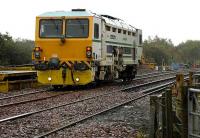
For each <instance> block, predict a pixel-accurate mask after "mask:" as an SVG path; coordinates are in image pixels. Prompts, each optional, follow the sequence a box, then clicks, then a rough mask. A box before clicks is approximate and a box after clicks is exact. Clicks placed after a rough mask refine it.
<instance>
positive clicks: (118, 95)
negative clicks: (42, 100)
mask: <svg viewBox="0 0 200 138" xmlns="http://www.w3.org/2000/svg"><path fill="white" fill-rule="evenodd" d="M174 78H175V77H169V78H167V79H160V80H157V81H152V82H149V83H144V84H139V85H137V86H132V87H131V86H130V87H127V88H123V89H121V90H117V91H112V92H108V93H104V94H100V95H97V96H93V97H88V98H85V99H80V100H76V101H73V102H69V103H66V104H63V105H59V106H55V107H50V108H46V109H43V110H39V111H36V112H29V113H26V114H21V115H17V116H12V117H9V118H5V119H2V120H0V123H6V122H7V121H9V122H10V121H13V120H16V121H18V120H21V119H25V120H26V118H27V117H29V119H30V116H32V117H33V116H37V115H39V114H40V115H39V116H41V114H42V116H43V115H44V114H45V112H46V114H49V113H51V112H55V111H53V110H55V109H59V111H60V110H66V109H61V108H66V107H67V109H70V108H73V107H74V106H75V104H77V106H76V107H75V108H76V109H73V111H74V112H75V113H74V114H73V115H66V116H68V117H69V116H73V117H72V118H73V119H74V118H82V119H78V120H79V121H81V120H85V119H87V118H88V117H92V115H88V112H89V111H90V109H87V110H88V111H87V112H86V113H83V114H84V115H85V114H86V115H85V116H84V117H83V116H81V114H80V113H77V111H79V110H78V109H79V106H80V107H81V108H85V107H84V106H83V105H88V106H87V107H89V105H91V103H93V104H94V102H97V101H98V100H97V99H110V98H113V99H115V101H114V102H113V103H109V102H108V101H107V102H108V103H105V105H104V106H110V105H113V106H112V107H115V106H117V105H118V104H117V105H116V103H124V102H127V101H130V100H132V99H134V98H136V96H138V93H140V95H141V94H142V93H143V92H144V90H143V91H140V92H137V93H127V91H132V90H133V89H134V90H135V89H136V88H137V89H139V88H141V87H147V85H148V87H152V85H155V84H157V83H163V82H165V85H170V84H171V83H173V81H172V80H174ZM166 81H170V82H167V83H166ZM169 83H170V84H169ZM149 85H150V86H149ZM157 87H158V86H157ZM162 87H164V84H163V86H162ZM153 88H154V89H155V87H153ZM160 88H161V87H160ZM145 89H146V88H145ZM149 89H150V88H149ZM151 89H152V88H151ZM157 89H159V88H157ZM149 91H150V90H149ZM114 94H115V95H114ZM95 99H96V100H95ZM119 100H121V101H119ZM97 103H101V104H102V103H103V101H101V100H100V101H98V102H97ZM118 106H119V105H118ZM77 108H78V109H77ZM99 108H100V109H99ZM96 110H97V112H95V113H93V114H94V115H95V114H97V113H100V112H105V111H104V110H108V109H107V108H105V107H104V108H103V109H101V107H98V108H97V109H96ZM98 110H100V111H98ZM70 111H71V110H70ZM70 113H71V112H70ZM72 113H73V112H72ZM51 114H52V113H51ZM53 114H54V113H53ZM56 114H59V112H57V113H56ZM77 114H79V115H80V116H81V117H77ZM54 115H55V114H54ZM32 117H31V118H32ZM40 118H42V117H40ZM50 118H51V117H50ZM50 118H49V119H50ZM62 118H63V117H62ZM29 119H28V120H29ZM47 119H48V118H47ZM68 119H69V118H68ZM73 119H69V120H73ZM33 120H34V119H33ZM59 120H60V119H59ZM61 120H65V121H66V119H61ZM69 120H68V121H67V122H68V123H69V124H71V125H72V124H73V123H72V122H76V121H77V120H76V121H71V123H70V122H69ZM16 121H15V122H16ZM29 121H31V120H29ZM36 122H37V121H36ZM58 122H59V124H61V125H63V123H62V121H58ZM33 124H34V123H33ZM36 124H37V123H36ZM69 124H68V125H69ZM54 125H55V123H54ZM47 126H49V125H47ZM64 126H65V125H63V126H62V127H59V130H60V129H61V128H63V127H64ZM64 128H66V127H64ZM39 130H40V128H39ZM41 130H42V128H41ZM43 130H46V128H44V129H43ZM47 130H49V128H48V129H47ZM55 130H57V129H55ZM39 133H42V132H39ZM45 134H47V133H45ZM33 135H36V134H32V135H31V136H33ZM47 135H49V132H48V134H47ZM39 137H43V136H41V135H40V136H39Z"/></svg>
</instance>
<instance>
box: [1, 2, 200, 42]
mask: <svg viewBox="0 0 200 138" xmlns="http://www.w3.org/2000/svg"><path fill="white" fill-rule="evenodd" d="M73 8H85V9H88V10H91V11H92V12H95V13H98V14H108V15H112V16H114V17H118V18H121V19H123V20H125V21H126V22H128V23H129V24H131V25H133V26H135V27H136V28H140V29H142V30H143V36H144V39H147V38H148V36H155V35H158V36H159V37H163V38H170V39H171V40H172V42H173V43H174V44H176V45H177V44H178V43H181V42H184V41H186V40H188V39H192V40H200V1H199V0H123V1H122V0H0V32H1V33H5V32H9V33H10V35H12V36H13V37H14V38H19V37H20V38H27V39H31V40H34V33H35V17H36V16H37V15H39V14H41V13H44V12H47V11H62V10H64V11H69V10H71V9H73Z"/></svg>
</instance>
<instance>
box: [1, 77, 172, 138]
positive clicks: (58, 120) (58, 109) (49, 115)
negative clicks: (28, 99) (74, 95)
mask: <svg viewBox="0 0 200 138" xmlns="http://www.w3.org/2000/svg"><path fill="white" fill-rule="evenodd" d="M172 80H174V77H169V78H167V79H160V80H157V81H152V82H149V83H144V84H139V85H137V86H132V87H131V86H129V87H128V88H124V89H121V90H117V91H116V90H115V91H110V92H107V93H104V94H100V95H96V96H93V97H87V98H85V99H79V100H76V101H73V102H70V103H65V104H62V105H59V106H54V107H51V108H46V109H43V110H39V111H36V112H29V113H26V114H21V115H17V116H13V117H9V118H5V119H2V120H1V121H0V122H1V123H0V124H1V128H2V133H1V134H4V135H3V136H1V137H5V136H8V135H9V134H10V133H12V130H13V128H17V127H16V126H20V130H18V131H17V132H16V130H15V131H14V132H15V135H16V133H17V135H18V136H19V137H20V136H26V137H32V136H34V135H37V134H39V133H44V132H47V131H50V130H51V129H53V128H58V127H59V128H62V127H63V126H66V123H67V124H68V123H69V124H71V123H72V122H74V121H75V122H76V121H77V120H79V121H80V120H82V119H84V120H85V119H86V118H88V117H90V116H92V115H95V114H97V113H100V112H103V111H104V110H108V109H109V108H111V107H115V106H117V105H119V104H121V103H124V102H127V101H130V100H131V99H133V98H136V97H138V96H139V95H141V94H142V93H143V91H140V92H137V93H127V91H132V90H135V89H136V88H142V87H144V88H143V89H147V87H152V85H154V86H155V84H156V85H158V83H162V82H165V83H166V81H172ZM169 83H170V84H171V83H172V82H167V83H166V84H165V85H169ZM159 85H161V84H159ZM165 85H163V86H162V87H164V86H165ZM157 87H158V86H157ZM155 88H156V87H154V89H155ZM159 88H160V86H159ZM151 89H152V88H151ZM125 91H126V92H125ZM13 120H15V121H13ZM47 120H48V121H47ZM63 120H65V121H63ZM8 122H9V123H8ZM29 123H31V128H29V127H27V124H29ZM60 126H61V127H60ZM64 128H65V127H64ZM7 130H10V132H7ZM55 130H57V129H55Z"/></svg>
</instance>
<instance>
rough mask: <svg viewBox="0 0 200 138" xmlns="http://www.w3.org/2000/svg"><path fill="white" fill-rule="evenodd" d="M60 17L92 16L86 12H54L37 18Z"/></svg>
mask: <svg viewBox="0 0 200 138" xmlns="http://www.w3.org/2000/svg"><path fill="white" fill-rule="evenodd" d="M54 16H58V17H62V16H94V14H92V13H91V12H88V11H55V12H45V13H43V14H41V15H39V17H54Z"/></svg>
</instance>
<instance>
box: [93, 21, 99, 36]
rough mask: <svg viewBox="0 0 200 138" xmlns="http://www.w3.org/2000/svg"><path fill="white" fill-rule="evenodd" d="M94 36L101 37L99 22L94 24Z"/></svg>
mask: <svg viewBox="0 0 200 138" xmlns="http://www.w3.org/2000/svg"><path fill="white" fill-rule="evenodd" d="M94 38H95V39H98V38H99V24H97V23H95V24H94Z"/></svg>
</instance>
